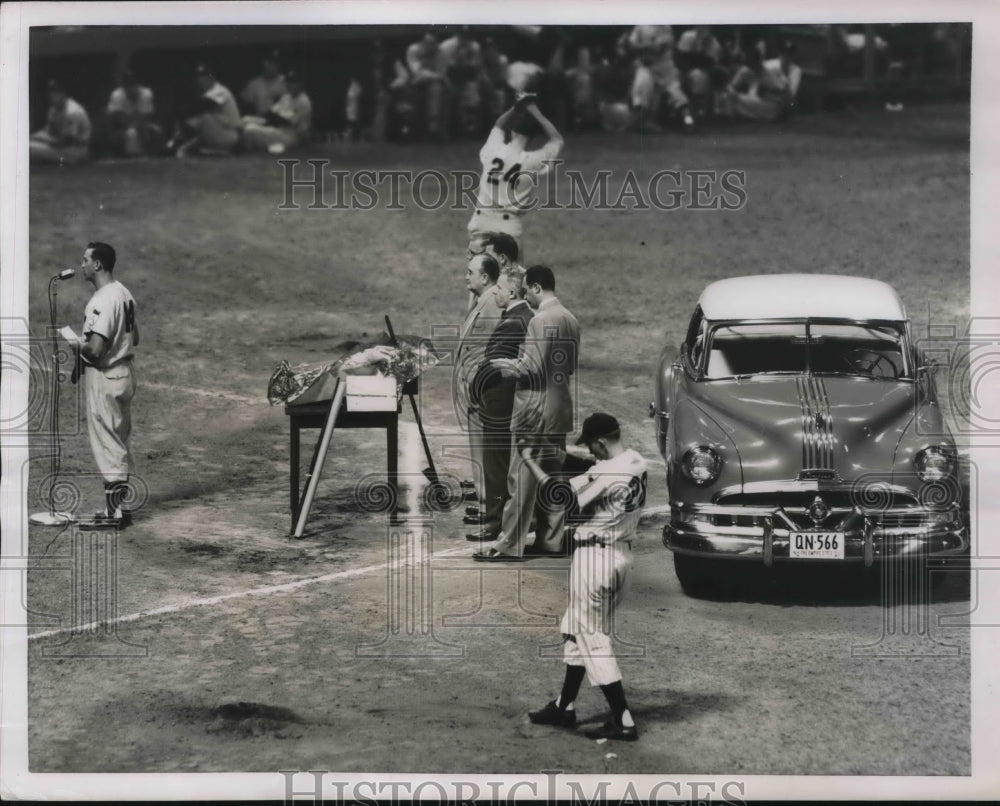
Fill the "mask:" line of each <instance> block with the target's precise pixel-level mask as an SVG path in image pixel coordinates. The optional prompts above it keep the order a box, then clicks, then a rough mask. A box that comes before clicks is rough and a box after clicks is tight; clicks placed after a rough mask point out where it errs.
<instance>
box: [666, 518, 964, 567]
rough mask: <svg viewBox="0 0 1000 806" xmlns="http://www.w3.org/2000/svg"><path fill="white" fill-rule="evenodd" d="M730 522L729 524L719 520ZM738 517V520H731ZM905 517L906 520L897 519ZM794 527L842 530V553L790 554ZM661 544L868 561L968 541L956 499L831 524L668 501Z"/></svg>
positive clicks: (947, 549) (708, 552) (734, 554)
mask: <svg viewBox="0 0 1000 806" xmlns="http://www.w3.org/2000/svg"><path fill="white" fill-rule="evenodd" d="M720 521H722V522H723V523H726V522H730V524H732V525H720V523H719V522H720ZM737 521H738V522H739V525H735V524H736V523H737ZM899 523H905V525H897V524H899ZM796 532H803V533H809V532H837V533H840V534H843V539H844V557H843V559H842V560H841V559H829V560H826V559H799V558H794V559H793V558H791V557H790V556H789V555H790V550H789V547H790V544H791V539H792V535H793V533H796ZM663 544H664V545H665V546H666V547H667V548H668V549H670V550H671V551H673V552H677V553H679V554H689V555H694V556H701V557H716V558H719V559H722V558H726V559H734V560H748V561H755V562H759V563H763V564H764V565H766V566H770V565H772V564H774V563H775V562H796V563H799V562H853V563H863V564H864V565H866V566H871V565H873V564H874V563H875V562H878V561H880V560H886V559H889V558H894V559H905V558H913V559H921V558H927V557H938V556H948V555H953V554H961V553H963V552H965V551H966V550H967V549H968V547H969V541H968V535H967V532H966V529H965V525H964V522H963V519H962V513H961V510H960V508H959V507H958V505H955V506H952V507H948V508H945V509H940V510H934V511H928V510H923V509H912V508H906V509H889V510H877V511H870V512H866V511H864V510H862V509H860V508H855V509H853V510H852V511H850V512H847V513H844V515H843V519H842V520H841V522H840V523H839V524H838V525H837V526H836V527H834V528H826V527H824V528H822V529H820V528H818V527H810V528H808V529H807V528H804V527H802V526H800V525H797V524H796V523H795V522H794V521H793V520H792V518H791V517H790V516H789V515H788V513H786V512H785V511H784V510H783V509H782V508H781V507H776V508H773V509H772V508H767V507H741V506H719V505H715V504H673V505H672V506H671V519H670V523H668V524H667V525H666V526H665V527H664V528H663Z"/></svg>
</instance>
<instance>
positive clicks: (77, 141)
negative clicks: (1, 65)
mask: <svg viewBox="0 0 1000 806" xmlns="http://www.w3.org/2000/svg"><path fill="white" fill-rule="evenodd" d="M48 97H49V111H48V115H47V117H46V120H45V128H43V129H39V130H38V131H37V132H35V133H34V134H32V135H31V138H30V140H29V142H28V149H29V153H30V155H31V162H40V163H50V164H57V165H71V164H74V163H77V162H83V161H84V160H86V159H87V157H88V156H89V153H90V152H89V149H90V118H89V117H87V112H86V110H85V109H84V108H83V107H82V106H80V104H78V103H77V102H76V101H74V100H73V99H72V98H70V97H69V95H68V94H67V93H66V90H65V88H64V87H63V86H62V85H61V84H60V83H59V82H57V81H55V80H51V81H49V84H48Z"/></svg>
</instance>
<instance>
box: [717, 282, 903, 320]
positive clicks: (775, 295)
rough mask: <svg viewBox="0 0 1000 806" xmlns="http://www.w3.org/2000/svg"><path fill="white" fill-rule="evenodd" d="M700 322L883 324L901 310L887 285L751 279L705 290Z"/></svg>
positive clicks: (896, 316)
mask: <svg viewBox="0 0 1000 806" xmlns="http://www.w3.org/2000/svg"><path fill="white" fill-rule="evenodd" d="M698 304H699V305H700V306H701V310H702V313H704V315H705V318H706V319H710V320H714V321H719V320H725V319H804V318H820V317H830V318H833V319H856V320H861V319H887V320H890V321H903V320H905V319H906V308H905V307H904V305H903V302H902V300H900V298H899V295H898V294H897V293H896V292H895V290H894V289H893V288H892V286H890V285H889V284H887V283H883V282H881V281H880V280H870V279H868V278H867V277H847V276H845V275H840V274H755V275H751V276H748V277H730V278H728V279H726V280H718V281H717V282H714V283H712V284H711V285H709V286H708V287H707V288H706V289H705V290H704V291H703V292H702V293H701V297H700V298H699V300H698Z"/></svg>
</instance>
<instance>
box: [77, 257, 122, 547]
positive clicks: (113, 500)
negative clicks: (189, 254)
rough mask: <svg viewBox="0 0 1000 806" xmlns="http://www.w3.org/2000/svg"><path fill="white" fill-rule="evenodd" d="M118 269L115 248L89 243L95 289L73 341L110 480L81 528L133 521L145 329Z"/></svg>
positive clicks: (100, 459)
mask: <svg viewBox="0 0 1000 806" xmlns="http://www.w3.org/2000/svg"><path fill="white" fill-rule="evenodd" d="M114 268H115V250H114V249H113V248H112V247H111V246H109V245H108V244H106V243H101V242H100V241H92V242H91V243H88V244H87V248H86V250H85V251H84V253H83V261H82V263H81V264H80V269H81V273H82V274H83V278H84V279H85V280H86V281H87V282H88V283H90V284H91V285H92V286H94V289H95V290H94V295H93V296H92V297H91V298H90V301H89V302H88V303H87V307H86V309H85V315H84V322H83V335H82V336H81V337H79V340H70V341H69V345H70V347H71V348H72V349H73V351H74V353H76V356H77V366H78V367H80V368H81V370H82V372H83V375H84V384H85V389H86V397H87V431H88V434H89V436H90V448H91V450H92V451H93V454H94V460H95V462H96V463H97V468H98V470H99V471H100V472H101V475H102V476H103V477H104V497H105V510H104V512H99V513H98V514H97V515H95V516H94V517H93V518H92V519H89V520H81V521H80V528H81V529H106V528H119V527H122V526H126V525H127V524H128V523H129V522H130V521H131V514H130V513H129V512H128V511H126V510H125V509H123V506H122V505H123V503H124V502H125V500H126V498H127V494H128V478H129V473H130V472H131V470H132V468H133V461H132V451H131V449H130V447H129V436H130V434H131V431H132V413H131V406H132V397H133V395H134V394H135V374H134V372H133V369H132V358H133V355H134V353H135V348H136V346H138V344H139V329H138V327H137V326H136V322H135V300H134V299H133V298H132V294H131V293H129V290H128V289H127V288H126V287H125V286H123V285H122V284H121V283H120V282H118V281H117V280H116V279H115V278H114V275H113V272H114ZM75 374H76V373H75V372H74V377H75Z"/></svg>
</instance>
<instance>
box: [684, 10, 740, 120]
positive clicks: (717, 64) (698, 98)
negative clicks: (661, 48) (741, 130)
mask: <svg viewBox="0 0 1000 806" xmlns="http://www.w3.org/2000/svg"><path fill="white" fill-rule="evenodd" d="M722 56H723V50H722V45H720V44H719V40H718V39H716V38H715V37H714V36H713V35H712V33H711V31H709V29H708V26H707V25H696V26H695V27H694V28H691V29H689V30H687V31H685V32H684V33H683V34H682V35H681V38H680V39H679V40H678V41H677V54H676V56H675V61H676V62H677V67H678V68H680V70H681V74H682V80H681V83H682V85H683V86H684V88H685V89H686V90H687V93H688V94H689V95H690V97H691V102H692V105H693V106H694V108H695V110H696V112H697V113H698V114H700V115H701V116H702V117H707V116H708V115H710V114H711V113H712V112H713V110H714V108H715V106H716V104H715V102H714V100H715V97H716V95H717V93H719V92H721V91H722V90H724V89H725V87H726V84H727V83H728V78H729V75H728V71H727V70H726V68H725V67H724V66H722V64H721V62H722Z"/></svg>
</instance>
